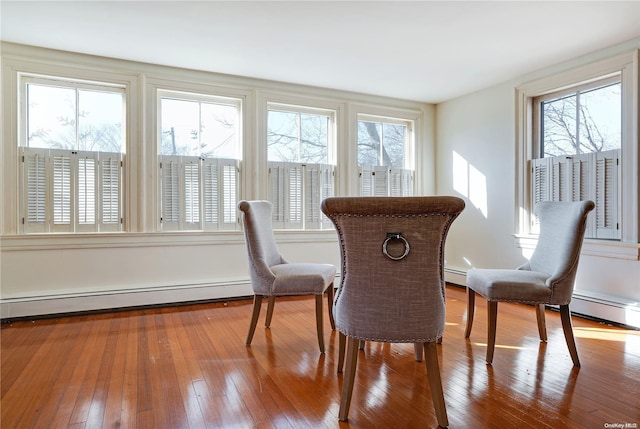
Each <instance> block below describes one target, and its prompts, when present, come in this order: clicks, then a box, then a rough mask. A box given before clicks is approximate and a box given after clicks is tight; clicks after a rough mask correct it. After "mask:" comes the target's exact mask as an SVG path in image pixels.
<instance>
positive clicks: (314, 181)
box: [304, 164, 322, 229]
mask: <svg viewBox="0 0 640 429" xmlns="http://www.w3.org/2000/svg"><path fill="white" fill-rule="evenodd" d="M304 176H305V180H304V182H305V187H304V213H305V224H304V227H305V229H319V228H320V224H321V220H322V212H321V211H320V203H321V202H322V172H321V166H320V165H318V164H307V165H306V166H305V174H304Z"/></svg>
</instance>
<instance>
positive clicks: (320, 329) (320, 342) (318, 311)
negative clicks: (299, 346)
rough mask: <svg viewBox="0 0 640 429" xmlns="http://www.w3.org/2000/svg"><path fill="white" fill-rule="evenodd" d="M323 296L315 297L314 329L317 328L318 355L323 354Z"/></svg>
mask: <svg viewBox="0 0 640 429" xmlns="http://www.w3.org/2000/svg"><path fill="white" fill-rule="evenodd" d="M323 299H324V296H323V295H316V327H317V328H318V345H319V346H320V353H324V326H323V325H324V324H323V323H322V300H323Z"/></svg>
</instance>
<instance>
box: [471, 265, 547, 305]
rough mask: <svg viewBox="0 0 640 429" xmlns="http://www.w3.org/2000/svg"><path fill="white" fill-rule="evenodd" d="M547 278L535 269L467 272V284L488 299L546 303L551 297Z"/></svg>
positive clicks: (474, 270) (473, 270)
mask: <svg viewBox="0 0 640 429" xmlns="http://www.w3.org/2000/svg"><path fill="white" fill-rule="evenodd" d="M548 278H549V275H548V274H545V273H540V272H537V271H527V270H497V269H472V270H469V271H468V272H467V286H468V287H469V288H470V289H473V290H474V291H475V292H476V293H479V294H480V295H482V296H483V297H485V298H486V299H487V300H488V301H513V302H527V303H534V304H546V303H549V301H550V299H551V288H549V287H548V286H547V285H546V283H545V282H546V280H547V279H548Z"/></svg>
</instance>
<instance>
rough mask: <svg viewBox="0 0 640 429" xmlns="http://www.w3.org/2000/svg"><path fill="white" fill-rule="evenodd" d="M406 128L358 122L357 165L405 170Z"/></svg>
mask: <svg viewBox="0 0 640 429" xmlns="http://www.w3.org/2000/svg"><path fill="white" fill-rule="evenodd" d="M406 139H407V126H406V125H401V124H391V123H385V122H369V121H358V165H361V166H362V165H380V166H385V167H389V168H405V149H406V148H405V144H406Z"/></svg>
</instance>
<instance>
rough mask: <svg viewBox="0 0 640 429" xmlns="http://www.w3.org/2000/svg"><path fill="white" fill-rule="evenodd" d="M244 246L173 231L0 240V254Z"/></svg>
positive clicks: (226, 237) (231, 238)
mask: <svg viewBox="0 0 640 429" xmlns="http://www.w3.org/2000/svg"><path fill="white" fill-rule="evenodd" d="M274 234H275V236H276V240H277V241H278V242H282V243H296V242H304V243H308V242H313V243H320V242H332V241H335V240H336V239H337V238H336V234H335V231H333V230H321V231H302V230H295V231H293V230H292V231H275V232H274ZM229 244H233V245H238V244H242V245H243V246H244V234H243V232H242V231H215V232H210V231H207V232H202V231H175V232H146V233H134V232H113V233H88V234H24V235H3V236H1V237H0V250H2V252H7V251H30V250H59V249H99V248H128V247H173V246H207V245H214V246H219V245H229Z"/></svg>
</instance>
